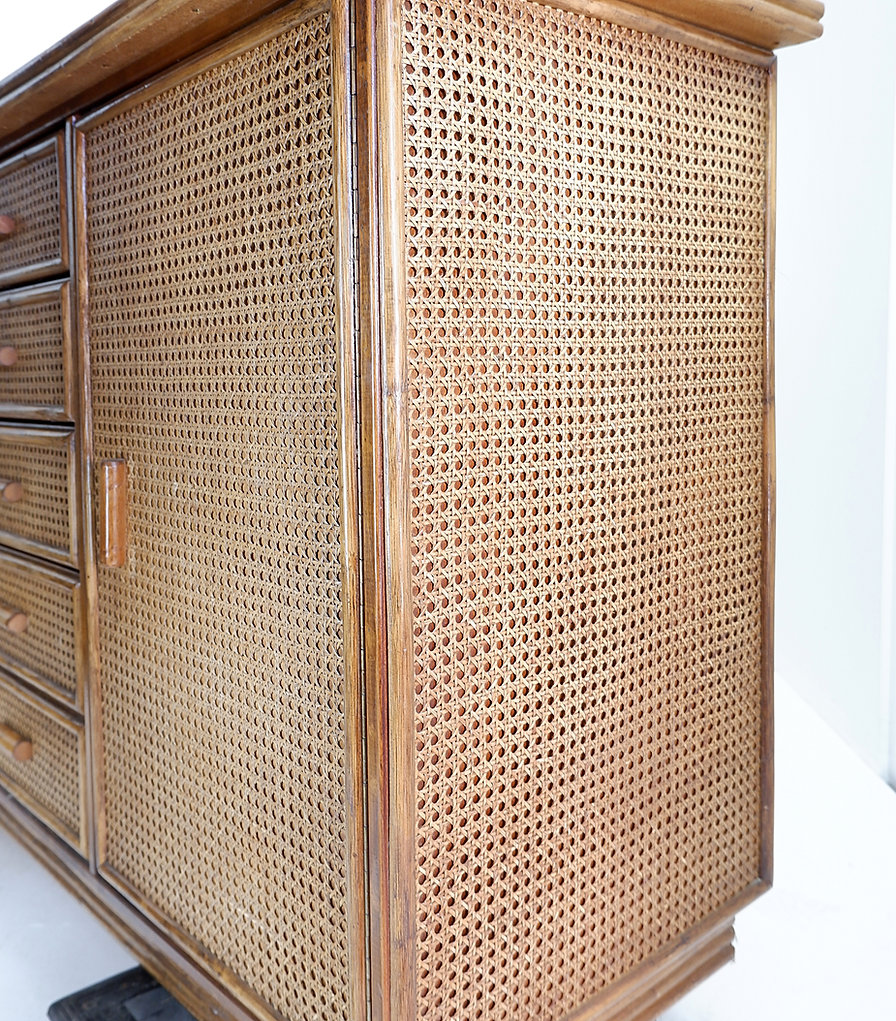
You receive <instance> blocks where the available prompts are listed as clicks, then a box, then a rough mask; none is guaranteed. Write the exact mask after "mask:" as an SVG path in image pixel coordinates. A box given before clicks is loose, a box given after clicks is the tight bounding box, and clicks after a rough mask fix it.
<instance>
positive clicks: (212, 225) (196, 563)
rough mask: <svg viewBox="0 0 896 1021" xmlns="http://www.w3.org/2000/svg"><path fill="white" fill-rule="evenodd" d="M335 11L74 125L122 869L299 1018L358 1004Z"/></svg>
mask: <svg viewBox="0 0 896 1021" xmlns="http://www.w3.org/2000/svg"><path fill="white" fill-rule="evenodd" d="M329 50H330V42H329V17H328V16H318V17H315V18H313V20H310V21H308V22H306V23H304V24H302V25H301V26H299V27H298V28H296V29H295V30H294V31H290V32H289V33H288V34H286V35H283V36H281V37H279V38H276V39H274V40H273V41H271V42H268V43H265V44H263V45H260V46H258V47H257V48H255V49H253V50H251V51H250V52H248V53H246V54H244V55H242V56H239V57H236V58H233V59H231V60H229V61H228V62H227V63H224V64H223V65H221V66H219V67H216V68H214V69H212V70H209V71H207V72H205V73H203V74H201V76H199V77H197V78H194V79H193V80H190V81H188V82H187V83H185V84H182V85H178V86H175V87H172V88H171V89H170V90H168V91H165V92H163V93H162V94H161V95H159V96H157V97H155V98H153V99H150V100H148V101H145V102H143V103H141V104H139V105H137V106H135V107H133V108H131V109H126V110H124V111H123V112H122V113H120V114H118V115H116V116H113V117H112V119H111V120H109V121H108V122H106V123H104V124H101V125H99V126H98V127H97V128H96V129H95V130H93V131H91V132H90V133H89V134H88V135H87V138H86V161H87V163H86V165H87V218H88V248H89V251H90V252H91V253H92V255H91V258H90V260H89V263H88V266H87V274H88V287H89V299H88V301H89V306H88V307H89V319H90V322H89V330H90V360H91V367H92V368H91V384H92V391H93V443H94V452H95V456H96V458H97V459H103V458H118V457H121V458H125V459H126V460H127V462H128V466H129V491H130V492H129V503H130V515H129V527H130V542H129V551H128V561H127V564H126V566H125V568H124V569H122V570H108V569H107V570H102V571H101V572H100V576H99V580H98V599H99V614H100V646H101V652H100V665H101V677H100V684H101V688H102V701H103V718H102V733H103V741H104V752H105V760H104V783H105V792H106V819H107V826H108V842H107V862H108V865H109V866H110V867H111V868H112V869H114V870H115V872H116V873H117V874H118V875H120V876H122V877H123V878H124V879H125V880H126V881H127V882H128V883H129V884H130V885H131V886H132V887H133V888H135V889H136V890H137V891H138V892H139V893H140V894H141V896H143V897H145V898H147V899H148V900H149V902H150V903H151V904H153V905H155V907H156V909H157V910H158V911H160V912H161V913H162V914H163V915H165V916H166V917H167V918H169V919H171V920H173V921H174V922H175V923H177V924H178V925H179V926H180V927H181V928H182V929H183V930H185V931H186V932H187V933H188V934H190V936H191V937H193V938H194V939H195V940H196V941H197V942H198V943H199V944H200V945H201V946H202V947H204V948H206V950H207V951H208V952H210V953H211V954H212V955H213V956H214V957H216V958H217V959H218V960H219V961H221V962H222V964H223V966H224V967H225V968H227V969H230V970H231V971H232V972H233V973H234V974H235V975H236V976H237V977H238V979H241V980H242V981H244V982H245V983H246V984H247V985H248V986H249V987H251V988H252V989H254V990H255V991H257V992H258V994H259V995H260V996H261V997H263V998H264V999H265V1000H266V1001H268V1002H269V1003H270V1004H271V1005H272V1006H273V1007H274V1008H275V1009H276V1010H277V1011H279V1012H280V1013H282V1014H283V1015H284V1016H285V1017H286V1018H289V1019H290V1021H315V1019H319V1021H336V1019H340V1018H345V1017H346V1016H347V1011H348V1006H347V991H348V985H349V982H348V977H349V976H348V963H347V937H346V840H347V832H346V818H345V817H346V810H345V781H344V776H345V756H344V738H343V735H344V729H345V719H344V708H345V705H344V691H343V687H344V685H343V661H342V654H343V640H342V609H341V596H342V593H341V579H340V540H339V534H340V502H339V458H338V441H339V435H338V418H337V413H338V408H337V378H338V366H337V355H336V333H335V329H336V325H335V303H334V289H333V288H334V210H333V165H332V142H331V138H332V135H331V96H330V82H329V70H330V53H329Z"/></svg>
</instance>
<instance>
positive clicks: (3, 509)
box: [0, 425, 77, 564]
mask: <svg viewBox="0 0 896 1021" xmlns="http://www.w3.org/2000/svg"><path fill="white" fill-rule="evenodd" d="M74 468H75V460H74V432H73V431H72V430H71V429H60V428H51V427H47V428H43V429H41V428H26V427H24V426H11V425H10V426H0V542H2V543H4V544H6V545H8V546H14V547H15V548H16V549H20V550H24V551H25V552H26V553H36V554H38V555H39V556H44V557H51V558H53V559H55V560H61V561H63V562H65V563H68V564H74V563H75V562H76V559H77V554H76V552H75V551H76V549H77V546H76V543H75V517H74V500H73V499H72V493H73V492H74Z"/></svg>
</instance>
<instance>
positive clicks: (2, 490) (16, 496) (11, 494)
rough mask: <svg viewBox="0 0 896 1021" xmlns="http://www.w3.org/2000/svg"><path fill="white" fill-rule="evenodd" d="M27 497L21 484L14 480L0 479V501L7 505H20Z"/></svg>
mask: <svg viewBox="0 0 896 1021" xmlns="http://www.w3.org/2000/svg"><path fill="white" fill-rule="evenodd" d="M24 495H25V490H24V489H23V488H22V483H21V482H15V481H14V480H13V479H0V500H4V501H5V502H6V503H18V502H19V500H21V499H22V497H23V496H24Z"/></svg>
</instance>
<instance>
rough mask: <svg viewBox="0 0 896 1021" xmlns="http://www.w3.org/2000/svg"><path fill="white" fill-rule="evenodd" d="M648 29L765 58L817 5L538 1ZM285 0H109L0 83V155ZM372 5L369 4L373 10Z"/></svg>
mask: <svg viewBox="0 0 896 1021" xmlns="http://www.w3.org/2000/svg"><path fill="white" fill-rule="evenodd" d="M539 2H541V3H548V4H550V5H551V6H555V7H563V8H566V9H567V10H574V11H578V12H579V13H582V14H587V15H589V16H591V17H598V18H604V19H606V20H611V21H622V22H623V23H625V24H630V25H631V26H632V27H636V28H637V27H641V28H644V29H645V30H649V29H650V26H651V25H655V23H656V17H657V16H659V17H660V18H666V19H673V20H674V22H676V23H678V24H680V25H684V26H689V27H690V28H692V29H695V30H698V32H710V33H712V34H714V35H717V36H724V37H727V38H729V39H732V40H735V41H737V42H739V43H741V44H746V45H749V46H753V47H757V48H758V49H760V50H763V51H766V52H770V51H771V50H774V49H777V48H778V47H781V46H791V45H793V44H795V43H801V42H806V41H807V40H809V39H815V38H817V37H818V36H820V35H821V33H822V26H821V18H822V16H823V15H824V4H822V3H820V2H818V0H623V2H620V0H612V2H609V0H539ZM283 5H284V0H206V2H205V3H203V4H202V5H201V7H200V6H199V5H197V4H196V3H195V2H194V0H118V3H116V4H113V5H112V6H111V7H109V8H108V10H106V11H103V12H102V13H101V14H99V15H98V16H97V17H95V18H93V19H92V20H91V21H89V22H87V24H85V25H84V26H82V27H81V28H79V29H77V30H76V31H75V32H73V33H71V35H69V36H67V37H66V38H65V39H63V40H62V41H61V42H59V43H57V44H56V45H55V46H53V47H52V48H51V49H49V50H47V51H46V53H44V54H42V55H41V56H39V57H37V58H35V59H34V60H32V61H30V62H29V63H28V64H26V65H25V66H24V67H22V68H21V69H20V70H18V71H16V72H14V73H13V74H12V75H10V76H9V77H8V78H6V79H5V80H4V81H3V82H0V137H2V138H3V144H2V146H0V154H2V153H3V152H6V151H9V150H10V149H11V148H12V147H14V146H17V145H19V144H21V143H22V142H23V141H24V140H26V139H29V138H33V137H35V135H36V133H37V131H38V130H41V129H42V127H43V126H45V125H47V124H48V123H51V122H53V121H60V120H62V119H63V118H64V117H67V116H68V115H69V114H72V113H75V112H76V111H79V110H84V109H85V108H86V107H88V106H91V105H93V104H95V103H97V102H98V101H100V100H101V99H103V98H104V97H106V96H109V95H111V94H113V93H115V92H121V91H123V90H125V89H127V88H130V87H131V86H133V85H135V84H136V83H137V82H139V81H143V80H144V79H146V78H148V77H150V76H152V75H154V74H157V73H159V72H160V71H163V70H164V69H165V68H167V67H170V66H171V65H172V64H174V63H175V62H177V61H179V60H182V59H183V58H184V57H187V56H189V55H191V54H193V53H196V52H197V51H198V50H200V49H202V48H203V47H205V46H209V45H211V44H212V43H215V42H217V41H219V40H220V39H222V38H224V37H225V36H226V35H229V34H230V33H232V32H235V31H237V30H238V29H240V28H243V27H245V26H246V25H248V24H249V23H250V22H252V21H254V20H255V19H256V18H259V17H261V16H262V15H264V14H267V13H269V12H271V11H273V10H276V9H277V8H278V7H281V6H283ZM375 6H378V4H377V5H375Z"/></svg>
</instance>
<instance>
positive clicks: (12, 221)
mask: <svg viewBox="0 0 896 1021" xmlns="http://www.w3.org/2000/svg"><path fill="white" fill-rule="evenodd" d="M17 226H18V224H17V223H16V218H15V217H14V216H10V215H9V213H0V241H5V240H6V238H9V237H12V235H13V234H15V232H16V227H17Z"/></svg>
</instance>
